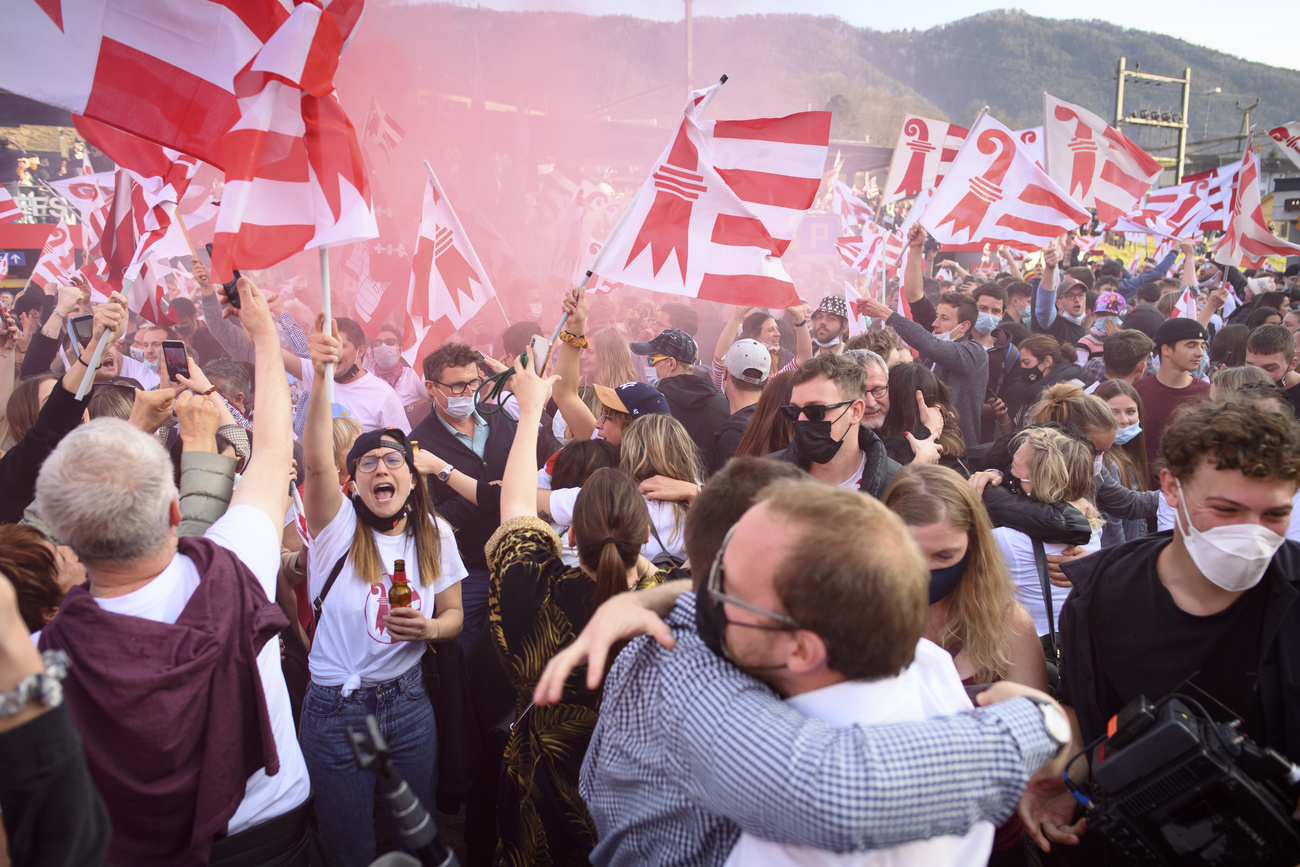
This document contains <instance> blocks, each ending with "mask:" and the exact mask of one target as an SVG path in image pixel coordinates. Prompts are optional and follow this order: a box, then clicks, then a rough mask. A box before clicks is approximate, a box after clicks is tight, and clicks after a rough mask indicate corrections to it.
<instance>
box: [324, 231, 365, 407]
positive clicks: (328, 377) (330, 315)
mask: <svg viewBox="0 0 1300 867" xmlns="http://www.w3.org/2000/svg"><path fill="white" fill-rule="evenodd" d="M320 312H321V313H322V314H323V315H324V316H325V325H324V331H325V333H326V334H333V333H334V328H333V324H332V323H333V319H334V311H333V309H332V308H331V306H330V251H329V247H321V248H320ZM358 351H360V347H358ZM325 400H326V401H327V402H328V403H329V404H330V405H331V406H333V404H334V362H332V361H330V362H327V363H326V364H325Z"/></svg>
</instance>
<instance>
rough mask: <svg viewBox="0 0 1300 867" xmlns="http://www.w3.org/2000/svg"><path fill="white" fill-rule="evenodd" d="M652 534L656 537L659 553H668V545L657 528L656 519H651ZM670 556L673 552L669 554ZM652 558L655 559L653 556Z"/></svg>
mask: <svg viewBox="0 0 1300 867" xmlns="http://www.w3.org/2000/svg"><path fill="white" fill-rule="evenodd" d="M650 535H652V536H654V537H655V544H657V545H658V546H659V553H660V554H668V546H667V545H665V544H664V540H663V539H660V538H659V531H658V530H656V529H655V522H654V521H651V522H650ZM668 556H669V557H671V556H672V554H668ZM651 559H653V558H651Z"/></svg>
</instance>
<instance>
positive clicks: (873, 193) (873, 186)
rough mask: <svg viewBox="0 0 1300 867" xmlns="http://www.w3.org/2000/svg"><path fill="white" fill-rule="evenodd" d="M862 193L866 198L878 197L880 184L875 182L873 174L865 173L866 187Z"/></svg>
mask: <svg viewBox="0 0 1300 867" xmlns="http://www.w3.org/2000/svg"><path fill="white" fill-rule="evenodd" d="M862 194H863V195H864V196H866V197H867V198H868V199H878V198H880V184H878V183H876V176H875V175H867V188H866V189H865V190H863V191H862Z"/></svg>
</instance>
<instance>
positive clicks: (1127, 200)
mask: <svg viewBox="0 0 1300 867" xmlns="http://www.w3.org/2000/svg"><path fill="white" fill-rule="evenodd" d="M1043 159H1044V163H1043V167H1044V168H1045V169H1046V170H1047V174H1049V175H1050V176H1051V178H1052V180H1054V181H1056V183H1057V184H1058V185H1059V186H1060V187H1061V188H1062V189H1064V190H1065V191H1066V192H1067V193H1068V194H1069V195H1070V197H1071V198H1073V199H1074V200H1075V201H1076V202H1078V203H1079V204H1081V205H1083V206H1084V207H1087V208H1096V209H1097V219H1098V220H1100V221H1101V222H1102V223H1103V224H1105V225H1109V224H1111V223H1114V222H1115V221H1116V220H1118V219H1119V218H1120V217H1122V216H1123V215H1124V213H1125V212H1127V211H1128V210H1129V209H1130V208H1132V207H1133V205H1135V204H1136V203H1137V201H1138V199H1140V198H1142V195H1143V194H1144V193H1146V191H1147V190H1149V189H1151V185H1152V184H1153V183H1155V180H1156V178H1158V177H1160V172H1161V171H1162V170H1163V168H1164V167H1163V166H1161V165H1160V163H1158V162H1156V161H1155V160H1154V159H1153V158H1152V157H1151V156H1149V155H1148V154H1147V152H1146V151H1144V150H1142V148H1140V147H1138V146H1137V145H1136V144H1134V143H1133V142H1132V141H1131V140H1129V138H1128V137H1127V136H1125V135H1123V134H1122V133H1120V132H1118V131H1117V130H1115V129H1114V128H1112V127H1110V126H1109V125H1107V123H1106V121H1104V120H1102V119H1101V118H1100V117H1098V116H1097V115H1095V114H1093V113H1092V112H1090V111H1088V109H1086V108H1083V107H1082V106H1078V105H1072V104H1071V103H1068V102H1064V101H1062V100H1059V99H1057V98H1056V97H1054V96H1051V95H1049V94H1046V93H1044V94H1043Z"/></svg>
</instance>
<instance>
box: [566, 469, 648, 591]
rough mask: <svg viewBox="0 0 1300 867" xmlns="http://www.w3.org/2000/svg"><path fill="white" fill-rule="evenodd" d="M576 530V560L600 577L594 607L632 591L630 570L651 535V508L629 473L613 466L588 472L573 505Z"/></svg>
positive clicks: (574, 530)
mask: <svg viewBox="0 0 1300 867" xmlns="http://www.w3.org/2000/svg"><path fill="white" fill-rule="evenodd" d="M573 534H574V536H576V537H577V542H578V546H577V547H578V561H579V562H580V563H581V564H582V565H583V566H585V567H586V568H587V569H589V570H591V571H592V572H593V573H594V574H595V576H596V589H595V591H594V592H593V594H592V608H593V609H595V608H597V607H599V606H600V605H601V603H603V602H604V601H605V600H607V599H609V598H611V597H613V596H617V595H618V594H619V593H622V592H623V591H624V590H627V589H628V586H627V570H628V569H631V568H632V567H633V566H635V565H636V561H637V557H638V556H639V555H640V554H641V546H642V545H644V544H645V542H646V539H647V537H648V536H649V535H650V510H649V509H648V508H647V507H646V503H645V497H643V496H641V491H640V490H639V489H638V488H637V484H636V482H634V481H632V478H631V476H629V475H628V474H627V473H624V472H623V471H621V470H617V469H614V468H613V467H601V468H600V469H598V470H595V471H594V472H593V473H592V474H591V475H590V476H588V477H587V481H586V482H584V483H583V485H582V490H581V491H579V492H578V499H577V501H576V502H575V503H574V505H573Z"/></svg>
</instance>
